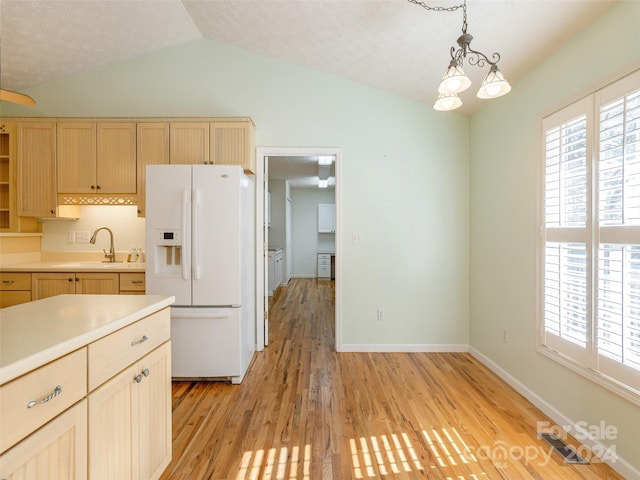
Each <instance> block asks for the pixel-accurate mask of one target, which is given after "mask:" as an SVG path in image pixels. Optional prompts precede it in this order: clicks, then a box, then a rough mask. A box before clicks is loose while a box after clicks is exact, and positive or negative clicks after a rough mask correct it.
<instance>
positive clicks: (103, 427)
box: [89, 365, 138, 480]
mask: <svg viewBox="0 0 640 480" xmlns="http://www.w3.org/2000/svg"><path fill="white" fill-rule="evenodd" d="M136 375H138V367H137V365H132V366H130V367H128V368H126V369H124V370H123V371H122V372H120V373H119V374H118V375H116V376H115V377H113V378H112V379H111V380H109V381H108V382H106V383H105V384H103V385H102V386H101V387H100V388H98V389H96V390H95V391H93V392H92V393H90V394H89V478H90V479H91V480H98V479H101V478H104V479H105V480H108V479H114V478H119V479H131V478H138V477H136V476H134V475H133V472H134V470H133V461H134V459H137V455H136V454H135V453H134V449H135V450H137V449H138V445H137V439H136V438H135V437H134V433H135V432H136V428H135V426H134V425H135V424H134V422H135V418H136V412H135V409H136V405H137V403H138V384H137V383H136V381H135V377H136Z"/></svg>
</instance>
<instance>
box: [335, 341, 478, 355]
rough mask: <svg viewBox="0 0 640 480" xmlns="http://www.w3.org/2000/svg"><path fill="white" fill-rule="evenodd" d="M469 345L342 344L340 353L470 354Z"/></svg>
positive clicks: (339, 348)
mask: <svg viewBox="0 0 640 480" xmlns="http://www.w3.org/2000/svg"><path fill="white" fill-rule="evenodd" d="M468 351H469V345H464V344H435V345H430V344H413V343H409V344H396V345H394V344H391V345H390V344H381V345H371V344H364V345H361V344H342V345H340V346H339V347H338V352H362V353H365V352H369V353H377V352H378V353H404V352H406V353H416V352H430V353H446V352H468Z"/></svg>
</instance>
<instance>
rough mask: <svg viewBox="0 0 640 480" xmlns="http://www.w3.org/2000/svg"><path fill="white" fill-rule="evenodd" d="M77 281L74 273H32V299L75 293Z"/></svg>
mask: <svg viewBox="0 0 640 480" xmlns="http://www.w3.org/2000/svg"><path fill="white" fill-rule="evenodd" d="M75 291H76V279H75V274H74V273H36V272H34V273H32V274H31V298H33V300H40V299H41V298H47V297H53V296H54V295H62V294H65V293H67V294H68V293H75Z"/></svg>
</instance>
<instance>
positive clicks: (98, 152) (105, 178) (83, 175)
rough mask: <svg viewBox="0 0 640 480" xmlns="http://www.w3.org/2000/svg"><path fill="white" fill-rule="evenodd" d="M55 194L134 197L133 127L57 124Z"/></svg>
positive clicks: (128, 125) (134, 139)
mask: <svg viewBox="0 0 640 480" xmlns="http://www.w3.org/2000/svg"><path fill="white" fill-rule="evenodd" d="M57 167H58V175H57V178H58V193H77V194H82V193H97V194H112V193H136V124H135V123H120V122H114V123H98V124H96V123H90V122H78V123H76V122H71V123H66V122H65V123H58V128H57Z"/></svg>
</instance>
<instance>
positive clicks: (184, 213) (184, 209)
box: [182, 190, 190, 280]
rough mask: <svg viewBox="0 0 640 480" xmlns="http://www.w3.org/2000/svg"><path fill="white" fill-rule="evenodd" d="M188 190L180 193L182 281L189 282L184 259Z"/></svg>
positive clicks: (187, 264)
mask: <svg viewBox="0 0 640 480" xmlns="http://www.w3.org/2000/svg"><path fill="white" fill-rule="evenodd" d="M189 193H190V192H189V190H184V191H183V192H182V252H183V258H182V279H183V280H189V262H188V261H186V260H187V259H186V258H185V257H184V253H185V252H186V250H187V249H186V248H185V247H186V246H187V241H186V235H187V215H189Z"/></svg>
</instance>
